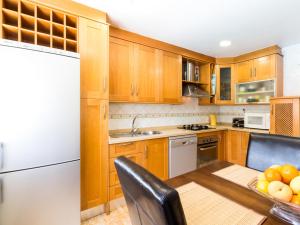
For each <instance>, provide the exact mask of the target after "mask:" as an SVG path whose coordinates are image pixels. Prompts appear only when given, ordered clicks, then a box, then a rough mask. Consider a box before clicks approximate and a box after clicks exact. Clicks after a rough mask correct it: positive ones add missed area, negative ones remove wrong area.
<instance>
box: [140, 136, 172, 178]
mask: <svg viewBox="0 0 300 225" xmlns="http://www.w3.org/2000/svg"><path fill="white" fill-rule="evenodd" d="M144 151H145V152H144V157H145V164H144V165H145V168H146V169H147V170H148V171H149V172H151V173H153V174H154V175H155V176H157V177H158V178H160V179H162V180H166V179H168V139H167V138H162V139H153V140H148V141H144Z"/></svg>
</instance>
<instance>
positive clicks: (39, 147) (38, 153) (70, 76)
mask: <svg viewBox="0 0 300 225" xmlns="http://www.w3.org/2000/svg"><path fill="white" fill-rule="evenodd" d="M79 224H80V59H79V54H77V53H71V52H66V51H61V50H55V49H50V48H47V47H41V46H34V45H30V44H24V43H19V42H14V41H6V40H0V225H79Z"/></svg>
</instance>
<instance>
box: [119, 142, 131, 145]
mask: <svg viewBox="0 0 300 225" xmlns="http://www.w3.org/2000/svg"><path fill="white" fill-rule="evenodd" d="M128 145H133V142H128V143H124V144H120V145H119V146H128Z"/></svg>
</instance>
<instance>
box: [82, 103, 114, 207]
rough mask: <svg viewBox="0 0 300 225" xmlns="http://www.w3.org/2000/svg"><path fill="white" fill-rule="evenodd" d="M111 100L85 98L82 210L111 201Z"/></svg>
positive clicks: (83, 108) (83, 113) (83, 110)
mask: <svg viewBox="0 0 300 225" xmlns="http://www.w3.org/2000/svg"><path fill="white" fill-rule="evenodd" d="M107 159H108V100H98V99H81V209H82V210H85V209H88V208H92V207H95V206H98V205H100V204H103V203H105V202H107V200H108V199H107V187H108V177H107V174H108V168H109V163H108V160H107Z"/></svg>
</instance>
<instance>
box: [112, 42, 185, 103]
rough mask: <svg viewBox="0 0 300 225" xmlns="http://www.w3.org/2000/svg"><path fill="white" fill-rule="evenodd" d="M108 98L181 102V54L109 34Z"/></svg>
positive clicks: (124, 100)
mask: <svg viewBox="0 0 300 225" xmlns="http://www.w3.org/2000/svg"><path fill="white" fill-rule="evenodd" d="M109 65H110V66H109V68H110V75H109V90H110V91H109V100H110V101H111V102H135V103H180V102H181V95H182V93H181V92H182V91H181V89H182V87H181V86H182V83H181V81H182V77H181V70H182V68H181V56H180V55H177V54H173V53H170V52H166V51H162V50H158V49H156V48H152V47H147V46H144V45H140V44H136V43H133V42H129V41H124V40H121V39H118V38H113V37H111V38H110V61H109Z"/></svg>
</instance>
